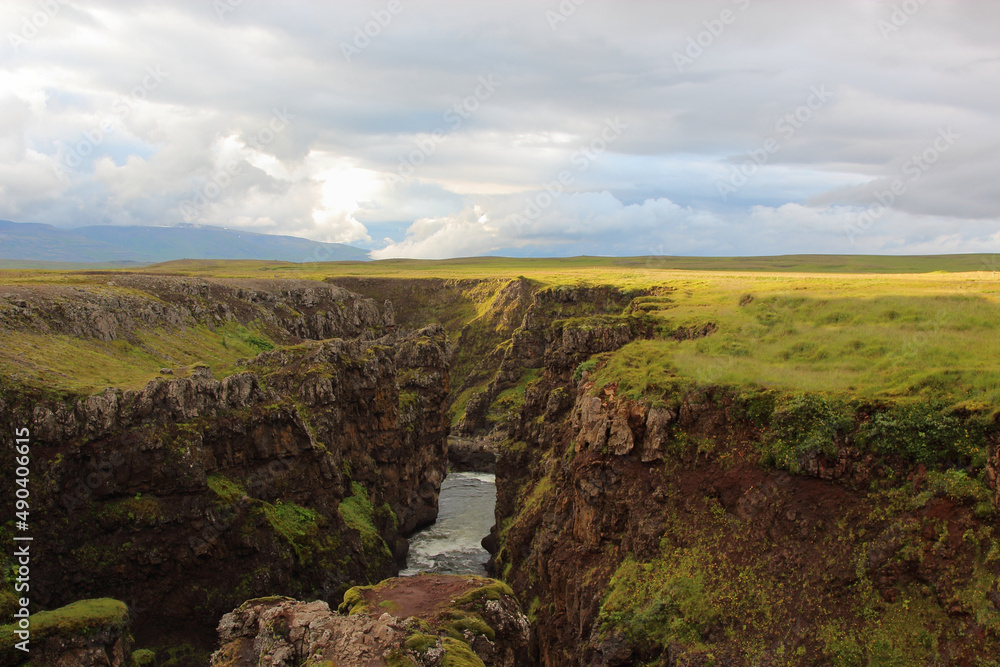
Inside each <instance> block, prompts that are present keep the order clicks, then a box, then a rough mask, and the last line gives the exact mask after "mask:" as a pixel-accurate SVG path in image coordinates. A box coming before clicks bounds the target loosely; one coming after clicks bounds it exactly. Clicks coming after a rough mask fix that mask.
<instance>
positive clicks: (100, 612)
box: [0, 598, 129, 656]
mask: <svg viewBox="0 0 1000 667" xmlns="http://www.w3.org/2000/svg"><path fill="white" fill-rule="evenodd" d="M128 617H129V614H128V607H127V606H126V605H125V603H124V602H119V601H118V600H112V599H111V598H97V599H94V600H80V601H79V602H74V603H73V604H69V605H66V606H65V607H60V608H59V609H54V610H52V611H40V612H38V613H35V614H32V615H31V617H30V619H29V622H30V623H31V639H32V641H33V642H37V641H38V640H40V639H44V638H46V637H51V636H53V635H67V636H68V635H81V636H90V635H92V634H94V633H96V632H99V631H100V630H103V629H111V630H116V631H122V632H124V631H125V628H126V626H127V625H128ZM16 629H17V626H16V625H13V624H12V625H5V626H2V627H0V656H14V655H22V654H21V653H20V652H19V651H18V652H16V653H15V651H16V649H15V648H14V644H15V643H17V642H18V641H20V640H19V639H18V637H17V635H16V634H15V630H16Z"/></svg>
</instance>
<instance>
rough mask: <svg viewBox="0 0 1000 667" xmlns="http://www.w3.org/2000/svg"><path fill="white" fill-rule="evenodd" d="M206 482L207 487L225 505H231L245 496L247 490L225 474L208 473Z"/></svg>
mask: <svg viewBox="0 0 1000 667" xmlns="http://www.w3.org/2000/svg"><path fill="white" fill-rule="evenodd" d="M206 482H207V484H208V488H209V489H211V490H212V492H213V493H214V494H215V495H216V496H217V497H218V498H219V500H220V501H222V502H223V503H225V504H226V505H233V504H235V503H237V502H239V501H240V500H241V499H243V498H246V497H247V490H246V489H245V488H244V487H243V486H242V485H241V484H239V483H238V482H234V481H233V480H231V479H229V478H228V477H226V476H225V475H209V476H208V478H207V479H206Z"/></svg>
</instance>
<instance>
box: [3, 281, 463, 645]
mask: <svg viewBox="0 0 1000 667" xmlns="http://www.w3.org/2000/svg"><path fill="white" fill-rule="evenodd" d="M114 280H115V281H118V282H120V283H121V284H119V285H116V286H114V289H109V290H108V293H104V292H102V291H100V290H95V289H90V290H88V291H87V292H86V293H84V294H82V295H81V294H77V293H76V291H75V289H74V288H62V287H60V288H58V289H54V290H52V291H46V290H41V291H40V292H39V291H37V290H36V292H34V293H33V295H32V299H33V300H32V301H31V304H32V305H31V307H30V308H28V307H27V306H25V308H27V309H28V310H30V312H29V313H27V314H24V313H21V314H19V315H17V318H21V319H17V321H16V322H14V324H15V325H17V326H26V327H27V326H30V327H35V328H36V329H37V330H41V331H43V332H44V331H50V332H56V331H58V332H70V333H74V334H75V335H80V336H92V337H98V338H102V336H104V334H105V333H106V334H107V335H108V336H111V337H115V336H120V335H121V336H127V335H131V334H132V333H134V332H135V331H137V330H138V329H142V328H143V327H146V326H151V325H156V326H159V325H162V324H163V323H164V322H171V321H173V320H171V319H170V318H171V317H174V316H173V315H170V317H167V315H165V313H167V314H169V313H174V314H175V315H176V317H177V318H180V320H182V321H183V322H184V323H187V324H191V323H193V322H199V323H204V322H205V320H206V318H208V319H209V320H211V321H218V322H224V321H226V320H227V319H229V318H233V319H236V320H237V321H250V319H258V320H259V321H262V322H264V323H265V325H266V326H269V327H274V328H273V329H272V330H271V334H272V335H273V336H274V339H276V340H279V341H280V340H284V341H286V342H292V343H298V345H296V346H293V347H282V348H278V349H276V350H274V351H272V352H270V353H265V354H263V355H260V356H259V357H258V358H256V359H252V360H248V361H247V362H246V363H245V364H244V365H243V370H241V372H238V373H236V374H234V375H231V376H229V377H224V378H214V377H213V376H212V373H211V372H210V371H209V369H208V368H207V367H204V368H199V367H195V368H193V369H192V371H191V373H190V377H171V378H169V379H162V378H161V379H157V380H154V381H152V382H150V383H148V384H147V385H146V386H145V387H143V388H142V389H138V390H121V389H114V388H110V389H106V390H104V391H102V392H101V393H99V394H95V395H93V396H88V397H84V398H79V399H68V400H59V399H58V398H56V397H52V396H49V395H40V394H39V393H37V392H30V391H27V390H25V391H23V392H22V391H21V390H20V389H19V388H17V387H16V386H11V385H10V384H4V386H3V388H2V389H3V391H0V424H3V425H5V426H8V425H9V426H11V427H12V428H13V427H15V426H17V427H20V426H24V425H27V426H29V427H30V428H31V432H32V456H33V458H32V472H33V475H34V478H33V482H34V483H35V484H36V486H35V487H34V488H33V492H32V498H33V500H34V502H35V503H36V504H33V513H32V519H33V523H34V525H33V526H32V527H33V529H35V530H37V531H38V533H39V534H45V535H48V536H52V538H51V540H50V541H49V543H48V545H47V547H46V549H45V550H44V552H43V553H40V554H39V556H38V557H37V561H36V562H35V563H33V564H35V565H37V569H36V570H35V572H37V575H36V576H37V579H34V577H33V579H34V581H37V584H38V593H37V595H35V596H33V598H32V601H33V602H36V603H38V604H39V605H42V606H43V607H46V608H50V607H55V606H59V605H61V604H66V603H68V602H71V601H73V600H76V599H80V598H87V597H95V596H103V595H113V596H115V597H116V598H118V599H122V600H124V601H126V602H127V603H128V604H129V605H130V607H131V608H132V609H133V611H134V615H135V628H136V634H137V636H146V637H148V634H149V633H150V632H152V633H154V634H155V632H157V631H160V630H162V629H163V628H165V627H166V628H170V629H171V630H179V631H183V632H188V631H189V630H190V631H192V632H194V630H193V629H194V628H198V627H201V628H211V627H213V626H214V625H215V623H216V622H217V621H218V618H219V617H220V616H221V615H222V614H223V613H224V612H225V611H227V610H230V609H232V608H233V607H234V606H235V605H236V604H238V603H239V602H242V601H243V600H246V599H248V598H250V597H254V596H259V595H267V594H274V593H280V594H291V595H297V596H301V597H310V598H318V599H339V597H340V595H341V594H342V593H343V591H344V590H345V589H346V588H348V587H349V586H351V585H354V584H356V583H357V582H364V581H378V580H380V579H382V578H384V577H386V576H390V575H391V574H393V573H394V572H395V571H397V568H398V566H399V565H401V564H402V561H404V560H405V553H406V543H405V540H404V539H403V537H404V536H405V535H406V534H408V533H409V532H411V531H413V530H415V529H416V528H419V527H421V526H423V525H426V524H428V523H430V522H432V521H433V520H434V518H435V517H436V515H437V497H438V492H439V490H440V485H441V482H442V480H443V479H444V475H445V474H446V472H447V461H446V454H445V452H446V436H447V428H448V424H447V420H446V417H445V405H444V404H445V400H446V397H447V394H448V391H449V384H448V373H449V359H450V356H451V348H450V345H449V342H448V340H447V337H446V335H445V332H444V331H443V330H442V329H441V328H440V327H429V328H426V329H423V330H420V331H399V332H397V331H390V329H391V328H392V322H393V321H394V318H393V315H392V311H391V309H387V310H386V311H385V312H383V311H381V310H380V309H379V308H378V307H377V306H376V304H375V302H373V301H371V300H368V299H363V298H361V297H358V296H357V295H352V294H350V293H348V292H347V291H346V290H343V289H342V288H338V287H334V286H330V285H324V284H318V285H317V284H316V283H305V282H304V281H303V284H298V283H290V284H286V283H285V282H283V281H275V282H273V283H272V282H270V281H239V282H238V283H237V282H234V281H203V280H196V279H176V278H162V279H161V278H156V277H149V276H127V275H125V276H117V275H116V276H115V277H114ZM277 283H280V285H279V284H277ZM123 285H127V286H129V287H130V288H133V289H139V287H142V288H143V289H145V290H147V293H152V292H155V293H156V295H157V299H158V300H157V299H153V300H152V304H153V305H155V308H154V307H153V305H150V308H151V310H148V312H147V310H144V308H145V306H143V305H142V304H143V303H146V302H147V301H149V298H148V297H144V296H141V295H133V294H130V293H129V294H125V295H122V294H121V293H120V292H121V288H122V286H123ZM11 289H12V290H15V289H17V290H21V289H22V288H11ZM23 289H27V288H23ZM35 297H38V299H35ZM10 298H12V299H14V300H16V299H17V297H16V296H13V297H10ZM115 299H118V301H117V302H116V301H114V300H115ZM133 299H135V300H137V301H133ZM144 300H145V301H144ZM140 301H141V302H142V303H140ZM147 305H148V304H147ZM94 309H96V310H97V311H101V312H104V311H105V310H106V311H108V312H111V311H115V312H117V311H121V312H120V313H119V316H117V317H118V319H116V320H114V321H113V322H112V324H109V325H108V326H107V327H103V328H102V327H97V328H94V327H91V326H90V325H89V324H88V325H86V326H84V325H83V324H80V322H92V321H93V318H92V317H90V315H88V314H87V313H89V312H90V311H91V310H94ZM2 310H3V304H2V303H0V311H2ZM8 315H9V313H8ZM81 318H82V319H81ZM185 318H186V319H185ZM199 318H200V319H199ZM15 319H16V318H15ZM102 321H103V320H102ZM109 321H110V320H109ZM7 323H8V324H11V321H10V317H8V321H7ZM74 323H76V324H74ZM77 325H79V326H81V327H84V328H81V329H74V328H73V327H74V326H77ZM102 326H103V325H102ZM102 331H103V332H104V333H102ZM331 335H336V336H341V338H328V337H329V336H331ZM312 337H316V338H323V339H324V340H317V341H313V340H303V339H306V338H312ZM102 339H103V338H102ZM10 460H12V459H10V457H6V458H5V461H7V462H6V463H4V464H3V465H4V466H6V465H9V461H10ZM11 474H12V473H11Z"/></svg>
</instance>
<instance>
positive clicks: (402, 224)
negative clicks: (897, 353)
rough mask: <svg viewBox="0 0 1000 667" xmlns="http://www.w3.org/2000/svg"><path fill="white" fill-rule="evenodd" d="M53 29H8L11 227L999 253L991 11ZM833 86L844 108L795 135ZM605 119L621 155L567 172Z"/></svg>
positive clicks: (95, 5)
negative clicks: (550, 199)
mask: <svg viewBox="0 0 1000 667" xmlns="http://www.w3.org/2000/svg"><path fill="white" fill-rule="evenodd" d="M56 4H58V6H59V10H58V11H57V12H56V13H55V14H54V15H52V16H50V17H48V19H47V20H46V21H45V25H41V26H35V29H34V31H33V32H32V31H31V30H28V29H27V28H25V25H26V24H25V23H24V22H25V21H28V22H29V25H30V24H31V22H32V21H33V17H34V16H35V15H36V14H37V12H38V11H39V4H38V3H37V2H35V1H34V0H14V1H12V2H5V3H2V4H0V35H3V36H5V40H4V43H3V44H0V87H2V89H3V90H4V91H6V92H5V95H4V96H3V97H0V155H2V157H3V159H2V160H0V195H2V196H0V215H2V216H3V217H6V218H11V219H15V220H24V221H36V222H48V223H51V224H56V225H60V226H76V225H82V224H90V223H95V222H104V223H111V224H168V225H169V224H177V223H179V222H185V221H186V222H201V223H207V224H217V225H223V226H229V227H245V228H248V229H253V230H255V231H267V232H275V233H285V234H297V235H303V236H306V237H309V238H314V239H317V240H324V241H342V242H350V243H355V244H358V245H361V246H364V247H370V248H374V249H375V250H376V254H377V255H379V256H393V255H405V256H423V257H445V256H455V255H456V254H479V253H518V254H580V253H588V254H612V253H613V254H636V253H639V254H645V253H646V252H649V251H651V250H656V249H657V248H660V247H662V248H663V249H664V250H663V252H666V253H672V254H678V253H698V254H747V253H765V254H772V253H777V252H810V251H827V250H831V251H832V249H838V250H837V251H844V252H906V251H913V252H925V251H927V250H926V249H933V247H934V246H933V244H934V243H936V242H937V243H940V244H942V246H941V247H948V248H966V249H969V250H976V249H992V248H995V240H996V239H995V235H993V234H992V233H990V232H989V228H990V226H991V225H992V226H993V227H994V228H995V227H996V226H997V222H998V214H997V211H998V210H1000V193H998V191H997V189H996V188H994V187H993V183H995V182H996V180H997V177H998V176H1000V157H998V156H1000V151H998V148H1000V122H998V120H1000V118H998V117H1000V96H998V95H997V94H996V91H995V86H994V85H993V82H995V81H996V79H997V77H998V76H1000V45H998V44H997V42H996V39H995V35H994V34H993V32H994V31H993V30H992V29H991V28H992V26H994V25H995V23H996V19H997V18H998V17H1000V8H998V7H997V6H995V5H993V4H991V3H986V2H978V3H973V2H969V3H919V10H918V11H916V12H911V13H910V14H909V15H906V16H905V17H904V18H905V20H901V19H900V18H899V17H898V16H895V17H894V15H893V11H894V9H893V6H894V5H893V4H891V3H872V2H864V1H860V0H857V1H851V2H843V3H824V4H815V3H809V4H808V5H805V4H803V3H794V2H788V1H785V0H759V1H757V0H755V1H754V2H752V3H748V2H744V1H742V0H740V1H735V2H734V1H730V0H719V1H717V2H713V3H658V2H634V3H599V2H587V3H583V4H580V5H574V6H575V7H576V9H575V10H574V11H573V12H571V13H569V14H568V15H566V16H565V17H564V18H565V19H566V20H565V21H559V22H557V23H552V21H551V17H549V16H547V15H546V11H551V10H553V9H556V10H558V7H559V5H558V3H536V2H530V1H528V0H521V1H513V2H505V3H486V4H483V3H477V4H476V5H474V6H473V5H468V4H465V5H463V4H456V3H452V2H446V1H444V0H437V1H435V0H428V1H426V2H420V3H417V2H410V1H408V0H404V2H402V3H401V5H400V7H401V10H400V11H399V12H397V13H396V14H394V15H392V17H391V20H388V22H386V21H385V20H383V22H382V23H384V25H383V24H382V23H380V24H378V26H376V28H375V29H372V28H371V25H372V21H373V20H376V17H377V16H382V17H383V19H384V15H383V14H379V12H384V11H385V8H386V3H385V2H384V1H382V0H371V1H370V2H359V3H348V4H343V3H336V4H330V3H328V4H324V3H314V2H305V1H302V2H291V3H280V4H275V3H263V2H243V3H230V5H228V6H229V7H230V8H231V10H232V11H226V12H224V13H220V12H217V11H216V10H215V9H213V7H214V6H215V5H213V3H209V2H194V1H190V2H178V3H170V4H162V3H135V2H131V1H128V2H126V1H125V0H96V1H95V2H90V3H86V4H82V3H81V4H75V3H68V2H67V3H62V2H59V3H56ZM723 11H729V12H731V15H732V17H733V20H732V21H729V22H727V23H726V24H724V26H723V27H722V28H719V24H717V20H719V17H720V16H721V15H722V12H723ZM886 22H888V25H891V26H892V27H893V29H889V30H887V29H886V28H885V25H886V24H887V23H886ZM896 24H898V25H896ZM366 29H368V30H369V32H370V33H372V34H371V35H367V36H365V35H364V31H365V30H366ZM26 30H28V32H32V35H31V36H30V37H25V36H24V35H25V34H26V33H25V31H26ZM359 31H360V34H361V35H362V36H363V37H365V38H366V39H360V38H359V37H358V35H359ZM706 31H708V32H706ZM12 36H13V38H12ZM692 40H694V43H695V44H700V46H699V47H698V48H700V52H699V53H698V55H697V57H695V58H693V60H692V62H691V63H690V64H687V65H685V66H683V67H678V65H677V58H676V57H675V56H676V54H678V53H685V54H686V53H688V49H689V48H690V45H691V43H692ZM362 42H363V43H364V46H363V47H358V46H357V44H359V43H362ZM345 44H347V45H354V48H355V49H357V53H352V54H351V56H350V58H348V57H345V54H344V47H343V45H345ZM15 46H16V48H15ZM695 50H697V49H695ZM694 52H695V51H691V53H694ZM484 80H485V81H490V82H493V83H492V84H491V85H490V86H489V88H491V90H489V91H488V92H487V91H486V88H483V81H484ZM494 84H495V85H494ZM817 87H825V89H826V90H828V91H830V96H829V99H828V100H826V101H825V102H824V103H823V104H822V105H820V106H818V107H817V108H810V109H809V114H808V118H806V119H805V120H801V118H803V116H802V115H801V113H800V110H801V109H802V108H803V105H808V104H809V99H810V95H811V94H812V91H814V90H815V89H816V88H817ZM797 113H799V114H800V116H799V118H800V120H799V121H798V122H797V125H796V126H795V127H794V129H795V131H794V132H792V133H791V134H789V133H788V132H787V131H785V130H787V127H788V125H785V126H784V127H785V130H783V129H782V126H781V123H782V119H785V118H788V117H789V116H790V117H792V118H796V114H797ZM278 117H284V118H286V121H280V120H276V118H278ZM613 118H619V119H621V122H622V123H624V124H626V125H627V129H626V130H625V131H624V132H622V133H621V135H620V136H619V137H617V138H616V139H615V141H614V142H612V143H610V144H609V145H608V146H607V147H606V150H603V151H601V152H600V154H599V155H597V156H595V159H593V160H589V161H588V164H587V168H586V169H577V167H576V166H575V159H576V158H578V157H579V152H580V151H581V150H582V149H586V147H587V146H588V145H590V142H592V141H593V140H594V139H595V137H599V136H600V132H601V131H602V128H603V127H604V126H605V124H606V123H607V122H608V119H613ZM276 123H277V124H279V125H282V127H281V128H280V130H276V129H275V124H276ZM949 127H950V128H952V129H953V131H954V132H956V133H957V134H959V135H960V136H961V138H960V139H959V140H958V141H957V142H955V144H954V146H952V147H950V148H949V150H948V151H947V152H943V153H942V154H941V155H940V156H939V158H940V159H937V160H935V162H934V164H933V166H932V168H930V169H927V170H924V171H922V172H921V177H920V179H919V181H918V182H912V183H911V182H910V181H907V183H908V188H907V191H906V193H905V195H903V196H899V197H896V199H895V200H894V201H893V202H892V204H891V206H890V210H888V211H887V212H886V213H885V214H884V215H883V216H881V217H880V219H879V222H878V223H877V224H875V225H871V226H870V229H866V230H864V232H865V233H864V234H856V235H855V238H854V242H853V243H851V242H850V240H849V239H848V235H847V234H845V233H844V231H843V230H844V227H845V225H849V224H850V220H851V219H852V216H855V217H856V216H857V215H860V214H863V213H864V211H865V210H866V208H867V207H869V206H870V205H871V204H872V202H873V201H875V199H874V198H875V196H876V194H877V193H879V192H882V191H884V190H885V189H886V188H891V186H892V183H893V182H894V180H896V179H899V178H904V179H905V178H908V176H907V175H906V171H905V170H906V165H907V162H908V161H910V160H912V158H913V156H914V155H921V154H922V153H923V152H924V151H926V150H927V148H928V146H930V145H933V141H934V140H935V136H936V135H937V133H938V131H939V130H940V129H942V128H949ZM769 141H774V142H777V150H773V151H769V152H768V153H767V159H766V162H765V163H762V164H758V165H757V166H756V167H754V168H753V169H752V170H751V171H752V174H750V175H749V176H748V177H747V178H746V179H745V183H741V184H740V185H739V187H738V188H736V189H735V191H734V192H730V193H728V194H727V196H725V197H723V196H720V189H719V183H720V182H723V183H725V182H728V181H729V180H730V179H732V178H734V174H736V173H737V170H739V169H741V167H743V166H744V165H746V164H747V162H748V160H751V161H752V156H753V155H755V154H758V155H759V154H760V151H761V149H762V147H764V146H766V145H769V144H768V143H767V142H769ZM429 142H430V143H429ZM564 170H569V171H570V172H571V173H572V174H573V179H572V182H571V183H570V184H568V185H566V186H565V187H564V188H563V189H562V194H561V196H560V197H559V198H558V200H557V201H556V202H555V203H553V204H552V205H551V206H549V207H547V208H546V209H545V210H544V211H542V212H540V214H539V215H538V216H536V217H533V218H531V219H527V218H524V215H523V214H524V209H525V207H526V205H527V204H526V201H528V200H533V199H534V198H536V197H537V196H538V195H539V194H540V193H541V192H543V191H544V188H545V186H546V184H547V183H551V182H552V181H553V179H556V178H557V176H558V174H559V173H560V172H561V171H564ZM192 201H195V202H196V204H195V205H192V204H191V202H192ZM518 216H521V217H520V218H519V217H518ZM935 230H937V231H935ZM386 237H388V240H386Z"/></svg>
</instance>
